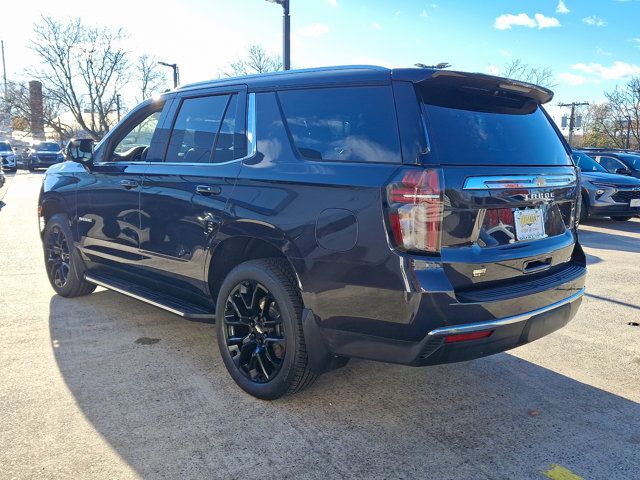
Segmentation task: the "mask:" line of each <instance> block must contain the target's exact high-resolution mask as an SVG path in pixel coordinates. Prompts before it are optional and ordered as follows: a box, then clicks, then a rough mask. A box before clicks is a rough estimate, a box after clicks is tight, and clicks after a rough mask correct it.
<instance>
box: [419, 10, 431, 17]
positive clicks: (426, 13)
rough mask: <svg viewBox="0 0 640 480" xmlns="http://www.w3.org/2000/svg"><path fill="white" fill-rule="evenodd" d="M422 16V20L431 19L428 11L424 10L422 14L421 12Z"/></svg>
mask: <svg viewBox="0 0 640 480" xmlns="http://www.w3.org/2000/svg"><path fill="white" fill-rule="evenodd" d="M420 16H421V17H422V18H429V13H428V12H427V11H426V10H422V12H420Z"/></svg>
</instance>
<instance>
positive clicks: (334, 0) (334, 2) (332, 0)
mask: <svg viewBox="0 0 640 480" xmlns="http://www.w3.org/2000/svg"><path fill="white" fill-rule="evenodd" d="M327 3H328V4H329V5H331V6H332V7H337V6H338V0H327Z"/></svg>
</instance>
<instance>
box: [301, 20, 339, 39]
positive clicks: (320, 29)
mask: <svg viewBox="0 0 640 480" xmlns="http://www.w3.org/2000/svg"><path fill="white" fill-rule="evenodd" d="M330 30H331V29H330V28H329V26H328V25H325V24H324V23H312V24H310V25H305V26H304V27H299V28H298V29H297V30H296V31H297V32H298V34H299V35H300V36H302V37H319V36H321V35H324V34H326V33H329V31H330Z"/></svg>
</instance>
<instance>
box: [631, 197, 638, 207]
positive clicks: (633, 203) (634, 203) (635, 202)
mask: <svg viewBox="0 0 640 480" xmlns="http://www.w3.org/2000/svg"><path fill="white" fill-rule="evenodd" d="M629 206H630V207H640V198H632V199H631V202H629Z"/></svg>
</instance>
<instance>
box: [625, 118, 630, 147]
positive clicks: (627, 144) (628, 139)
mask: <svg viewBox="0 0 640 480" xmlns="http://www.w3.org/2000/svg"><path fill="white" fill-rule="evenodd" d="M626 148H627V150H629V149H630V148H631V117H627V142H626Z"/></svg>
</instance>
